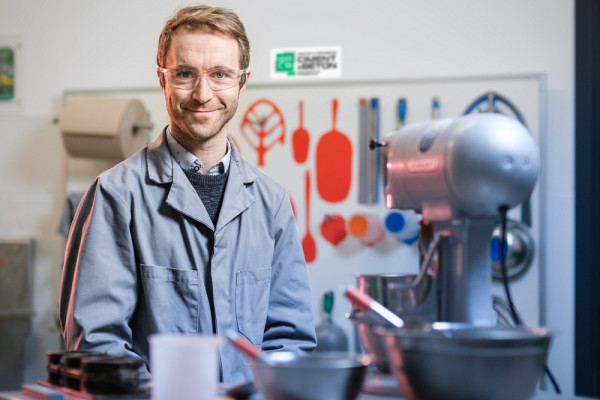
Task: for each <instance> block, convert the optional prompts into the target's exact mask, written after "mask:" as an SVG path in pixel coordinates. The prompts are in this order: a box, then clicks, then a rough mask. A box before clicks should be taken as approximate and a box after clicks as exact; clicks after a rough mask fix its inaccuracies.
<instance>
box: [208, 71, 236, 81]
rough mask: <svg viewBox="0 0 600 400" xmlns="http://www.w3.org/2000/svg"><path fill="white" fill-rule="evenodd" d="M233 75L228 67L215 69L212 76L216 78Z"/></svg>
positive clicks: (225, 77)
mask: <svg viewBox="0 0 600 400" xmlns="http://www.w3.org/2000/svg"><path fill="white" fill-rule="evenodd" d="M231 75H232V74H231V72H230V71H229V70H226V69H218V70H214V71H212V73H211V76H212V77H213V78H216V79H229V78H231Z"/></svg>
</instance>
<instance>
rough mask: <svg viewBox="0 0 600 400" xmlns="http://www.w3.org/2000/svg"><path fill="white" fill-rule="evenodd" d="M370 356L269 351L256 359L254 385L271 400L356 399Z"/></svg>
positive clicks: (253, 367) (254, 362)
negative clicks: (263, 356) (303, 354)
mask: <svg viewBox="0 0 600 400" xmlns="http://www.w3.org/2000/svg"><path fill="white" fill-rule="evenodd" d="M369 362H370V359H369V357H368V356H365V355H359V354H350V353H337V352H320V353H314V354H311V355H306V356H301V355H297V354H295V353H289V352H275V353H271V354H268V363H265V362H264V361H261V360H254V361H252V364H251V365H252V370H253V372H254V380H255V382H254V384H255V386H256V387H257V388H258V389H259V390H260V391H261V392H262V394H263V395H264V396H265V398H266V399H267V400H282V399H287V400H353V399H355V398H356V397H357V396H358V394H359V393H360V388H361V386H362V383H363V381H364V378H365V375H366V372H367V366H368V364H369Z"/></svg>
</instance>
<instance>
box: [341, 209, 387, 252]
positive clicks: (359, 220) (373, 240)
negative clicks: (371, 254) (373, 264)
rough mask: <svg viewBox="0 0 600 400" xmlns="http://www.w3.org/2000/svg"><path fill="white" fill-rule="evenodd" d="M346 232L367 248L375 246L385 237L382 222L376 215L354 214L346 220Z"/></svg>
mask: <svg viewBox="0 0 600 400" xmlns="http://www.w3.org/2000/svg"><path fill="white" fill-rule="evenodd" d="M348 231H349V232H350V234H351V235H352V236H354V237H357V238H358V239H359V240H360V241H361V242H362V243H363V244H365V245H367V246H375V245H376V244H377V243H379V242H380V241H381V240H382V239H383V237H384V236H385V229H384V227H383V222H382V221H381V218H380V217H379V215H376V214H368V213H363V214H354V215H353V216H352V217H350V220H348Z"/></svg>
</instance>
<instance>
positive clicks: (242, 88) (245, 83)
mask: <svg viewBox="0 0 600 400" xmlns="http://www.w3.org/2000/svg"><path fill="white" fill-rule="evenodd" d="M250 72H252V71H250V70H246V72H245V73H244V75H246V79H244V84H243V85H242V87H240V94H241V93H242V92H243V91H244V90H245V89H246V86H248V79H250Z"/></svg>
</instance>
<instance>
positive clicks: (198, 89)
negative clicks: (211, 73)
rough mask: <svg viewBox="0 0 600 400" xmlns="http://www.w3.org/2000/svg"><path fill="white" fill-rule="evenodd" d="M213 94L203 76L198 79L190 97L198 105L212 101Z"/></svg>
mask: <svg viewBox="0 0 600 400" xmlns="http://www.w3.org/2000/svg"><path fill="white" fill-rule="evenodd" d="M213 95H214V93H213V91H212V89H211V88H210V86H209V85H208V79H207V78H206V76H204V75H200V76H199V77H198V82H196V86H195V87H194V89H193V90H192V96H193V97H194V98H195V99H196V100H198V101H199V102H200V103H206V102H208V101H210V99H212V97H213Z"/></svg>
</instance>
